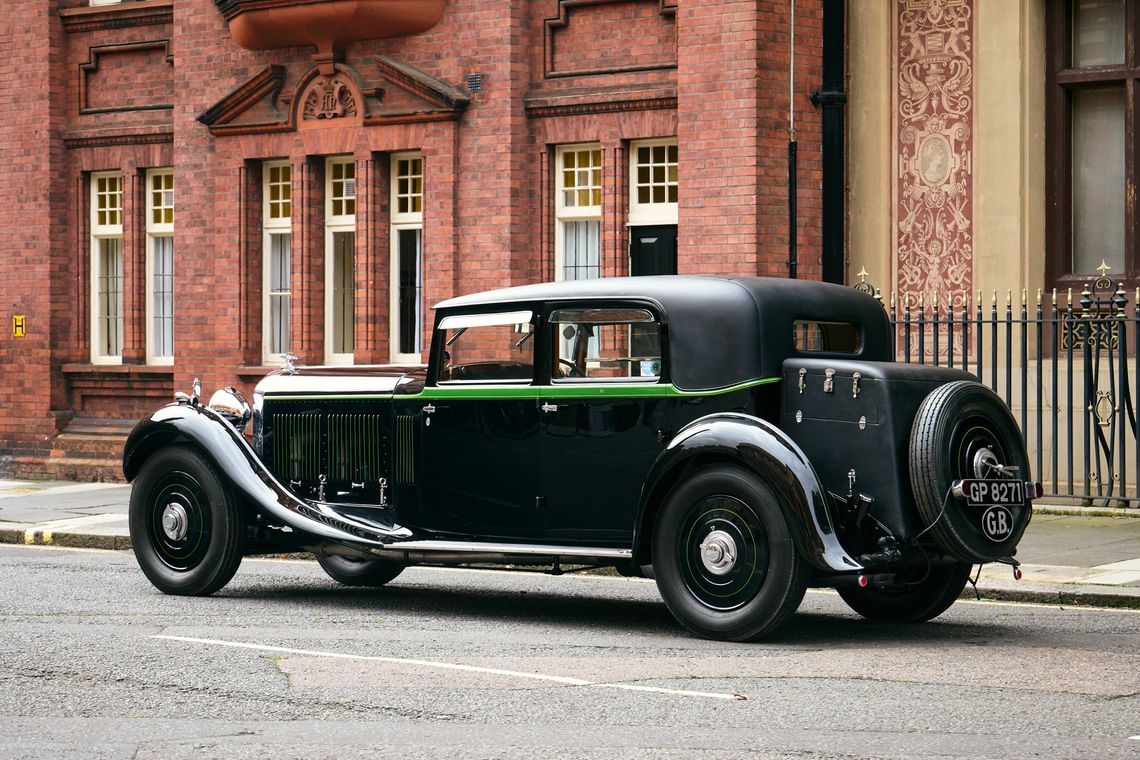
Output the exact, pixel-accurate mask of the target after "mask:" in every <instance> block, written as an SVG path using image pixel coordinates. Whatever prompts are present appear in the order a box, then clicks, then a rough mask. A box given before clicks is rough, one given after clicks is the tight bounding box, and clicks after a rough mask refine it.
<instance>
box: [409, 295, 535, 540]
mask: <svg viewBox="0 0 1140 760" xmlns="http://www.w3.org/2000/svg"><path fill="white" fill-rule="evenodd" d="M533 335H534V324H533V320H532V312H530V311H511V312H501V313H494V312H492V313H486V314H467V315H456V316H450V317H445V318H444V319H443V320H441V321H440V324H439V327H438V329H437V330H436V333H435V338H434V340H433V345H432V348H433V351H434V352H435V354H434V355H433V357H432V364H433V368H434V370H433V372H434V376H429V378H428V387H427V388H425V390H424V392H423V394H422V403H420V400H417V403H420V407H421V408H420V409H419V410H418V416H419V417H420V441H421V449H420V450H421V453H422V457H421V460H420V461H421V462H422V463H423V465H422V472H423V477H422V479H421V488H420V493H421V499H420V505H421V510H422V515H423V523H424V527H426V528H429V529H434V530H437V531H441V532H456V533H462V534H465V535H468V536H474V537H476V538H481V539H485V540H496V539H507V540H510V539H530V540H533V539H538V538H541V536H542V515H541V513H540V512H539V510H538V505H537V499H538V496H539V473H538V415H539V411H538V395H539V394H538V388H536V387H535V386H534V350H535V349H534V341H533V340H531V338H532V337H533Z"/></svg>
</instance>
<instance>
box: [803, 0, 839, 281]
mask: <svg viewBox="0 0 1140 760" xmlns="http://www.w3.org/2000/svg"><path fill="white" fill-rule="evenodd" d="M846 11H847V9H846V2H845V0H823V86H822V87H821V88H820V89H818V90H816V91H815V92H813V93H812V94H811V103H812V105H813V106H815V107H816V108H821V109H823V198H822V202H823V251H822V254H823V255H822V258H823V262H822V263H823V281H824V282H838V283H842V282H843V279H844V266H843V229H844V224H845V222H846V220H845V218H844V209H843V200H844V199H843V193H844V163H843V141H844V137H843V106H844V105H845V104H846V103H847V94H846V93H845V92H843V51H844V48H845V47H846V44H847V42H846V39H845V37H846V33H845V31H844V24H845V21H846V18H845V16H846Z"/></svg>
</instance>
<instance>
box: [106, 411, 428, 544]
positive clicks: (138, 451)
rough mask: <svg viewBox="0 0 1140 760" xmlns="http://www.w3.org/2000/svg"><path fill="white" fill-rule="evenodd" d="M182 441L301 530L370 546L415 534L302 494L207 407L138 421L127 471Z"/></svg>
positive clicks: (126, 451) (129, 474)
mask: <svg viewBox="0 0 1140 760" xmlns="http://www.w3.org/2000/svg"><path fill="white" fill-rule="evenodd" d="M180 443H189V444H193V445H194V446H195V447H197V448H198V449H200V450H201V451H202V453H203V455H205V456H206V457H207V458H208V459H209V460H210V461H211V462H213V464H214V465H215V466H216V467H217V468H218V469H219V470H220V471H221V474H222V476H223V478H225V479H226V480H227V481H228V483H229V485H230V486H231V487H233V488H234V489H236V490H237V491H238V492H239V493H240V494H241V495H242V496H244V497H245V498H246V499H247V500H248V501H249V503H250V504H252V505H254V506H255V507H256V508H258V509H261V510H263V511H265V512H266V513H268V514H270V515H272V516H273V517H275V518H276V519H278V520H280V521H281V522H283V523H285V524H286V525H289V526H290V527H292V528H294V529H296V530H300V531H304V532H305V533H309V534H312V535H314V536H319V537H321V538H326V539H330V540H333V541H340V542H346V543H351V544H357V545H360V544H365V545H369V546H382V545H384V544H388V543H391V542H392V541H393V540H394V539H399V538H407V537H409V536H411V531H409V530H408V529H406V528H402V527H400V526H397V525H392V526H383V525H380V524H377V523H373V522H372V521H369V522H367V523H365V522H361V521H359V520H356V519H353V518H352V517H351V516H346V515H342V514H340V513H338V512H335V511H334V510H332V509H331V508H330V507H328V506H327V505H324V504H320V503H309V502H307V501H304V500H302V499H299V498H297V497H296V496H294V495H293V494H292V493H291V492H290V491H289V489H287V488H286V487H285V486H284V485H283V484H282V483H281V482H280V481H278V480H277V478H275V477H274V476H273V474H272V473H271V472H269V470H268V469H267V468H266V467H265V465H264V464H262V462H261V460H260V459H258V457H257V454H256V453H254V451H253V449H252V448H251V447H250V445H249V443H247V442H246V440H245V437H244V436H243V435H241V433H239V432H237V430H235V429H234V427H233V425H231V424H230V423H229V422H227V421H226V420H225V419H224V418H223V417H222V416H221V415H220V414H218V413H217V412H215V411H214V410H212V409H210V408H209V407H207V406H201V405H192V404H186V403H176V404H170V405H168V406H164V407H163V408H161V409H159V410H158V411H157V412H155V413H154V414H152V415H151V416H150V417H149V418H147V419H145V420H143V421H142V422H140V423H139V424H138V425H136V426H135V429H134V430H132V431H131V434H130V435H129V436H128V437H127V442H126V444H125V446H124V447H123V474H124V475H125V476H126V478H127V480H128V481H129V480H134V478H135V476H136V475H138V472H139V469H140V468H141V467H142V465H143V463H144V462H145V461H146V460H147V458H149V457H150V455H151V454H153V453H154V452H155V451H157V450H158V449H160V448H162V447H164V446H170V445H177V444H180Z"/></svg>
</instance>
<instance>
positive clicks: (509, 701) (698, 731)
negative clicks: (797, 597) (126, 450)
mask: <svg viewBox="0 0 1140 760" xmlns="http://www.w3.org/2000/svg"><path fill="white" fill-rule="evenodd" d="M0 578H2V579H3V595H2V597H0V600H2V601H0V621H2V624H0V625H2V627H0V725H2V726H3V730H2V731H0V757H3V758H12V757H16V758H24V757H29V758H181V757H212V758H216V757H243V758H244V757H248V758H264V757H274V758H292V757H296V758H320V757H329V758H332V757H352V756H362V757H363V756H372V757H399V758H401V760H403V759H404V758H419V757H449V758H478V757H487V758H499V757H542V758H550V757H559V758H578V757H584V758H585V757H590V758H593V757H604V758H640V757H653V758H658V757H669V758H674V757H675V758H682V757H684V758H689V757H694V756H698V755H703V756H715V757H721V758H737V757H758V758H777V757H779V758H784V757H793V758H846V757H875V758H919V757H978V758H1008V757H1047V758H1050V759H1054V758H1093V757H1095V758H1113V757H1121V758H1124V757H1127V758H1136V757H1138V756H1140V613H1138V612H1134V611H1126V610H1112V611H1108V610H1097V609H1061V608H1057V607H1044V606H1034V605H1025V604H1002V603H994V602H985V603H973V602H959V603H958V604H956V605H955V606H954V607H953V608H951V610H950V611H949V612H947V613H946V614H945V615H943V616H942V617H941V618H939V619H938V620H936V621H934V622H932V623H928V624H925V625H919V626H910V627H892V626H884V625H875V624H869V623H866V622H863V621H861V620H860V619H859V618H857V617H856V616H854V615H853V614H852V613H850V612H848V611H847V609H846V607H845V606H844V605H843V604H842V602H841V601H840V600H839V598H838V597H837V596H835V595H834V594H832V593H830V592H809V593H808V596H807V599H806V600H805V602H804V605H803V607H802V608H801V611H800V613H799V614H797V616H796V617H795V619H794V621H793V623H792V625H791V626H790V627H789V628H787V629H785V630H784V631H782V632H781V633H780V635H779V636H778V637H777V638H774V639H771V640H768V641H765V642H763V643H759V644H748V645H743V644H726V643H721V642H711V641H703V640H700V639H695V638H692V637H689V636H687V635H685V634H684V633H683V632H682V631H681V630H680V629H679V628H678V627H677V625H676V624H675V623H674V622H673V620H672V618H671V617H670V616H669V614H668V612H667V611H666V610H665V608H664V606H663V605H662V604H661V602H660V600H659V597H658V595H657V591H656V588H655V586H654V585H653V584H652V582H647V581H635V580H627V579H619V578H601V577H596V576H595V577H581V576H563V577H550V576H546V575H541V574H529V573H528V574H522V573H501V572H490V571H462V570H442V569H428V568H414V569H410V570H408V571H406V572H405V573H404V574H403V575H402V576H401V577H400V578H398V579H397V580H396V581H394V582H393V583H392V584H391V585H390V586H388V587H387V588H385V589H380V590H358V589H348V588H342V587H339V586H337V585H336V584H334V583H333V582H332V581H330V580H328V579H327V578H325V577H324V575H323V574H322V573H321V571H320V569H319V568H318V567H317V565H316V564H315V563H312V562H290V561H279V560H247V561H246V563H245V564H244V565H243V566H242V568H241V570H240V571H239V572H238V575H237V578H236V579H235V580H234V581H233V582H232V583H231V584H230V585H229V586H227V587H226V588H225V589H224V590H223V591H222V592H221V593H220V594H218V595H216V596H214V597H210V598H179V597H167V596H163V595H161V594H159V593H158V592H156V591H154V589H153V588H151V586H150V585H149V584H148V583H147V582H146V580H145V579H144V578H143V576H142V574H141V573H140V572H139V570H138V568H137V566H136V565H135V562H134V559H133V557H132V556H131V555H130V554H124V553H116V552H105V551H82V550H65V549H53V548H41V547H19V546H7V547H0ZM741 697H742V698H741Z"/></svg>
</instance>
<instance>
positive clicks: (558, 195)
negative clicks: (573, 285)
mask: <svg viewBox="0 0 1140 760" xmlns="http://www.w3.org/2000/svg"><path fill="white" fill-rule="evenodd" d="M554 161H555V175H556V181H555V184H556V189H555V202H554V215H555V219H556V222H557V223H556V225H555V226H556V228H557V231H556V234H555V241H554V261H555V269H554V278H555V279H556V280H588V279H591V278H594V277H600V276H601V273H602V262H601V242H602V149H601V147H600V146H597V145H572V146H566V147H561V148H558V149H557V150H556V151H555V153H554Z"/></svg>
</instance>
